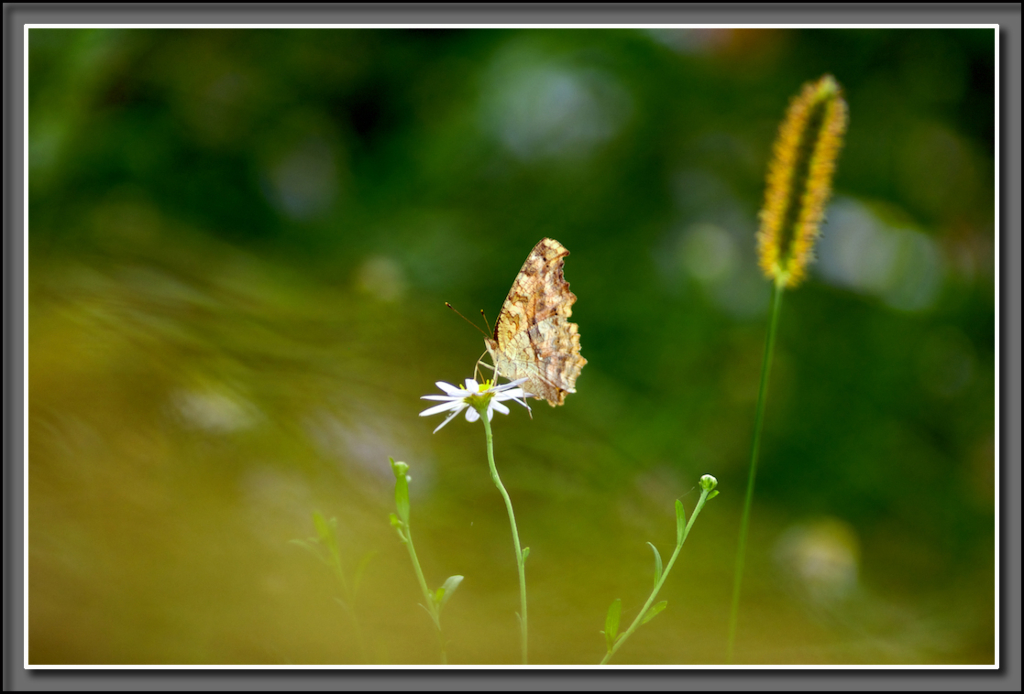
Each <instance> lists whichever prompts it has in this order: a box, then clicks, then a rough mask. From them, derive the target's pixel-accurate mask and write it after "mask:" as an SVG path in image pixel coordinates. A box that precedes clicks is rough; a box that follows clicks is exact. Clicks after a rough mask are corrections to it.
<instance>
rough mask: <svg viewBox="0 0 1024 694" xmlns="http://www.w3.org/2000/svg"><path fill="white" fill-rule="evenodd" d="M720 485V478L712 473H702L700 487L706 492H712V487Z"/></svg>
mask: <svg viewBox="0 0 1024 694" xmlns="http://www.w3.org/2000/svg"><path fill="white" fill-rule="evenodd" d="M717 486H718V480H716V479H715V478H714V477H713V476H711V475H702V476H701V478H700V488H701V489H703V490H704V491H706V492H710V491H711V490H712V489H714V488H715V487H717Z"/></svg>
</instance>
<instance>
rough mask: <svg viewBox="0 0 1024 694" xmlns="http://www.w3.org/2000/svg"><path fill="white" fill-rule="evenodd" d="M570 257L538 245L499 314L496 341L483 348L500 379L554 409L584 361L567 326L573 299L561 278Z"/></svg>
mask: <svg viewBox="0 0 1024 694" xmlns="http://www.w3.org/2000/svg"><path fill="white" fill-rule="evenodd" d="M567 255H569V251H568V250H566V248H565V246H563V245H562V244H560V243H559V242H558V241H555V240H554V239H541V240H540V242H539V243H538V244H537V245H536V246H534V248H533V250H532V251H530V255H529V256H528V257H527V258H526V262H525V263H523V269H522V270H520V271H519V275H518V276H516V279H515V281H514V282H513V283H512V289H510V290H509V292H508V297H507V298H506V299H505V303H504V304H503V305H502V307H501V313H500V314H499V315H498V320H497V322H495V324H494V336H493V337H489V338H485V339H484V344H485V345H486V346H487V351H488V353H490V355H491V360H492V361H493V362H494V367H495V369H496V370H497V372H498V373H499V374H501V375H502V376H504V377H505V378H507V379H509V380H510V381H515V380H518V379H520V378H526V379H528V380H527V381H526V382H525V383H523V385H522V386H521V387H522V389H523V390H524V391H526V392H527V393H529V394H530V395H532V396H533V397H535V398H537V399H538V400H547V401H548V404H549V405H551V406H552V407H555V406H556V405H561V404H563V403H564V402H565V395H566V393H575V392H576V378H577V377H578V376H579V375H580V370H581V369H582V368H583V366H584V365H585V364H586V363H587V360H586V359H584V358H583V357H581V356H580V333H579V326H578V325H576V324H575V323H570V322H569V316H571V315H572V305H573V303H575V301H576V295H575V294H573V293H572V292H570V291H569V283H568V282H566V281H565V278H564V277H563V275H562V266H563V265H564V263H565V260H564V258H565V256H567Z"/></svg>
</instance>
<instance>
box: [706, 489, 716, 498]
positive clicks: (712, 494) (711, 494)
mask: <svg viewBox="0 0 1024 694" xmlns="http://www.w3.org/2000/svg"><path fill="white" fill-rule="evenodd" d="M716 496H718V490H717V489H716V490H715V491H713V492H711V493H710V494H708V498H707V500H708V501H710V500H711V499H714V498H715V497H716Z"/></svg>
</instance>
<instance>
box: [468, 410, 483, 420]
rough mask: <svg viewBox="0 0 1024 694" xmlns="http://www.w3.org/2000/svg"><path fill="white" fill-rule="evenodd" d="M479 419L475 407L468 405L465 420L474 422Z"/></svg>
mask: <svg viewBox="0 0 1024 694" xmlns="http://www.w3.org/2000/svg"><path fill="white" fill-rule="evenodd" d="M478 419H480V413H479V412H477V411H476V408H475V407H470V408H468V409H467V410H466V421H467V422H475V421H476V420H478Z"/></svg>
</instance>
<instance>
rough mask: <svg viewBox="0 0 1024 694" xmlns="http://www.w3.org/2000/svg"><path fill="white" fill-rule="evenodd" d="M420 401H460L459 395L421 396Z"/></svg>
mask: <svg viewBox="0 0 1024 694" xmlns="http://www.w3.org/2000/svg"><path fill="white" fill-rule="evenodd" d="M420 400H447V401H448V402H454V401H456V400H462V396H461V395H421V396H420Z"/></svg>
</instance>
